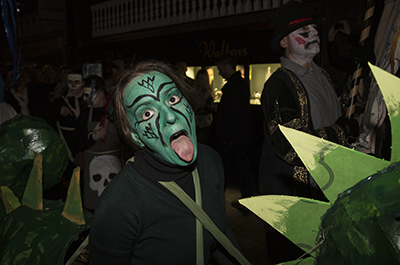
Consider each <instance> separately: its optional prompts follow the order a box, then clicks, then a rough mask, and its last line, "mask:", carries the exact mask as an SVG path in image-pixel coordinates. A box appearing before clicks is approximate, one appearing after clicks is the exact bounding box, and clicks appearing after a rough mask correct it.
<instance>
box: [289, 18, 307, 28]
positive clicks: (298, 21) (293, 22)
mask: <svg viewBox="0 0 400 265" xmlns="http://www.w3.org/2000/svg"><path fill="white" fill-rule="evenodd" d="M311 19H312V18H300V19H297V20H295V21H292V22H290V23H289V25H287V26H288V27H289V26H291V25H293V24H297V23H300V22H303V21H308V20H311Z"/></svg>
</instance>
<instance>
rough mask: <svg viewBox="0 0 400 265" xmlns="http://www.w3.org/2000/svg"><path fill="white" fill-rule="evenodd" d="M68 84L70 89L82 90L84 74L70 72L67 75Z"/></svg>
mask: <svg viewBox="0 0 400 265" xmlns="http://www.w3.org/2000/svg"><path fill="white" fill-rule="evenodd" d="M67 86H68V88H69V89H70V90H74V91H76V90H80V89H81V88H82V75H80V74H69V75H68V76H67Z"/></svg>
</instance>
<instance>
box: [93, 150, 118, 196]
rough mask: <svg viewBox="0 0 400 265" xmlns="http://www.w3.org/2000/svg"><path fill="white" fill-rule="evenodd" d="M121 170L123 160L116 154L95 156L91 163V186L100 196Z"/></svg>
mask: <svg viewBox="0 0 400 265" xmlns="http://www.w3.org/2000/svg"><path fill="white" fill-rule="evenodd" d="M120 170H121V162H120V160H119V159H118V158H117V157H116V156H114V155H101V156H95V157H94V158H93V160H92V161H91V162H90V165H89V175H90V180H89V187H90V188H91V189H92V190H94V191H97V195H98V196H100V195H101V194H102V193H103V191H104V189H105V188H106V186H107V185H108V183H110V182H111V180H112V179H113V178H114V176H115V175H117V174H118V172H119V171H120Z"/></svg>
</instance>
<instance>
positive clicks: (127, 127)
mask: <svg viewBox="0 0 400 265" xmlns="http://www.w3.org/2000/svg"><path fill="white" fill-rule="evenodd" d="M149 72H160V73H163V74H165V75H167V76H168V77H169V78H171V80H172V81H173V82H174V83H175V84H176V86H177V88H178V89H179V91H180V92H181V93H182V94H183V96H184V97H185V98H186V100H187V101H188V102H189V104H190V105H191V106H192V107H193V104H194V103H195V101H194V90H193V88H191V87H190V86H189V85H188V84H187V83H186V82H185V81H184V80H183V79H182V78H180V77H179V76H178V75H177V73H176V72H175V71H174V68H173V67H172V66H171V65H169V64H167V63H164V62H161V61H157V60H146V61H141V62H138V63H137V64H136V65H134V66H132V68H130V69H125V70H124V71H123V72H122V73H121V75H120V78H119V80H118V82H117V84H116V86H115V88H114V91H113V97H112V98H113V104H114V107H115V114H116V125H117V129H118V133H119V134H120V137H121V139H122V140H123V141H124V142H125V143H126V144H128V145H129V147H131V148H133V149H134V150H138V149H140V147H139V146H138V145H137V144H135V143H134V141H133V139H132V136H131V131H132V125H131V124H130V122H129V120H128V118H127V114H126V108H125V105H124V97H123V96H124V92H125V89H126V87H127V86H128V85H129V84H130V83H131V82H132V81H133V80H134V79H136V78H138V77H140V76H142V75H144V74H146V73H149Z"/></svg>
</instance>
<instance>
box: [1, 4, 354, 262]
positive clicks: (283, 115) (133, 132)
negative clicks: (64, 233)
mask: <svg viewBox="0 0 400 265" xmlns="http://www.w3.org/2000/svg"><path fill="white" fill-rule="evenodd" d="M318 23H319V21H318V19H317V18H315V17H313V16H311V15H310V14H309V13H308V12H307V11H306V10H305V9H304V7H303V6H302V4H300V3H299V2H296V1H293V2H288V3H287V4H285V5H283V6H282V7H281V8H279V9H278V10H277V15H276V19H275V21H274V26H275V36H274V37H273V39H272V43H271V48H272V49H273V50H274V51H275V52H276V53H278V54H280V55H281V57H280V60H281V67H280V68H279V69H278V70H277V71H276V72H274V73H273V74H272V76H271V77H270V78H269V79H268V80H267V81H266V83H265V85H264V89H263V93H262V98H261V108H262V111H263V115H264V119H263V120H260V121H259V122H260V123H262V124H263V127H264V128H263V129H264V139H263V140H264V141H263V142H264V144H263V146H262V154H261V158H260V161H261V162H260V168H259V174H258V181H259V182H258V183H254V182H253V177H252V171H251V168H250V165H249V159H248V152H249V146H248V144H249V141H250V139H251V114H250V88H249V84H248V82H246V80H245V79H244V78H243V77H242V75H241V73H240V71H237V70H236V64H237V63H236V61H235V58H234V57H232V56H223V57H221V58H219V60H218V61H216V62H215V64H216V65H217V67H218V71H219V74H220V75H221V76H222V77H223V78H224V79H225V81H226V83H225V85H224V86H223V87H222V89H221V91H222V97H221V100H220V102H219V103H218V104H216V103H214V92H213V90H212V88H211V86H210V84H211V82H210V79H209V75H208V73H207V69H205V68H204V69H200V70H199V71H198V72H197V73H196V75H195V77H194V78H193V79H192V78H189V77H187V76H186V74H185V72H186V69H187V65H186V64H185V63H183V62H179V63H177V64H176V65H171V64H167V63H165V62H161V61H155V60H149V61H144V62H138V63H136V64H135V67H134V68H128V67H125V65H124V64H123V63H122V61H118V62H116V63H114V64H113V65H112V66H110V68H109V70H108V71H104V73H103V70H100V71H99V68H90V67H89V68H85V67H88V66H87V65H86V66H83V68H80V69H79V70H76V69H68V68H67V67H65V66H60V67H58V68H57V67H55V66H52V65H45V66H43V67H41V68H40V67H38V66H23V67H21V73H20V77H19V79H18V80H17V82H14V79H13V75H12V71H10V70H11V69H8V70H9V71H8V72H4V73H3V75H2V77H3V78H4V85H3V87H4V89H3V91H4V96H2V94H0V96H2V97H0V99H3V98H4V100H3V101H4V102H6V103H8V104H9V106H10V108H9V109H10V111H8V112H7V113H9V115H10V117H11V116H13V115H15V114H16V113H18V114H22V115H31V116H37V117H40V118H43V119H44V120H46V121H47V122H48V123H49V124H50V125H51V126H52V127H53V128H54V129H55V130H56V131H57V132H58V134H59V135H60V138H61V139H62V140H63V141H64V142H65V146H66V148H67V151H68V155H69V165H68V168H67V170H66V173H65V176H64V177H66V178H68V176H71V174H72V170H73V168H74V167H76V166H80V167H81V170H82V172H83V174H84V189H83V194H84V206H85V208H86V209H89V210H92V211H94V213H95V218H94V223H93V226H92V229H91V232H90V236H91V254H92V256H91V258H92V260H93V262H94V264H127V263H136V262H137V261H142V262H143V261H146V262H144V263H146V264H151V263H154V264H159V263H166V264H194V263H196V260H197V261H199V260H201V261H203V262H209V261H210V260H212V259H215V260H217V261H218V262H219V263H218V264H238V263H240V264H247V263H246V262H247V261H246V259H245V258H243V257H242V256H241V254H240V251H237V248H239V246H238V243H237V241H236V239H235V236H234V234H233V232H232V230H231V228H230V227H229V223H228V221H227V217H226V213H225V200H224V190H225V189H226V186H227V185H229V184H231V183H233V182H235V183H238V186H239V188H240V193H241V198H246V197H250V196H253V195H254V194H257V193H258V194H280V195H294V196H301V197H307V198H312V199H318V200H326V199H325V197H324V194H323V193H322V192H321V190H320V188H319V187H318V185H317V184H316V183H315V181H314V179H313V178H312V177H311V175H310V174H309V173H308V171H307V169H306V168H305V167H304V165H303V163H302V162H301V160H300V158H299V157H298V156H297V154H296V152H295V151H294V149H293V148H292V147H291V145H290V144H289V142H288V141H287V140H286V139H285V137H284V136H283V134H282V133H281V132H280V130H279V128H278V125H284V126H286V127H290V128H294V129H297V130H301V131H303V132H306V133H309V134H312V135H315V136H318V137H321V138H324V139H327V140H330V141H333V142H336V143H338V144H341V145H344V146H349V142H350V139H355V138H356V137H357V136H358V134H359V126H358V121H357V120H356V119H355V118H354V117H350V118H349V117H344V115H343V114H344V110H343V104H342V101H341V100H342V99H343V97H344V94H345V93H346V92H348V90H347V89H344V88H343V87H345V86H343V87H338V86H337V83H336V82H334V80H333V79H332V76H330V74H329V73H328V72H327V71H326V70H325V69H323V68H321V67H320V66H318V65H317V64H316V63H315V61H314V58H315V57H316V56H317V55H318V54H319V52H320V37H319V33H318V28H317V25H318ZM340 24H341V25H342V26H343V27H332V29H331V31H330V34H329V42H331V43H330V45H331V46H330V56H331V59H332V64H333V65H337V66H338V67H339V66H343V65H345V66H346V67H347V68H348V69H343V70H344V71H347V72H349V73H350V71H353V69H354V68H353V67H352V66H351V65H350V63H347V64H343V63H340V62H339V59H340V58H339V57H338V56H336V55H337V50H336V47H335V46H334V45H333V44H332V42H333V41H334V39H335V34H337V33H338V32H339V31H342V32H343V33H345V34H348V35H349V34H350V31H349V27H348V25H347V24H346V22H345V21H341V22H340ZM335 54H336V55H335ZM333 59H335V60H333ZM96 65H97V66H99V64H92V65H91V66H96ZM82 69H84V70H85V71H83V70H82ZM87 69H92V70H88V71H86V70H87ZM93 69H94V70H93ZM100 69H101V67H100ZM0 81H1V80H0ZM0 84H1V82H0ZM3 101H0V103H2V102H3ZM13 110H14V111H13ZM4 113H5V112H4ZM210 147H211V148H210ZM214 150H215V151H214ZM116 176H118V177H116ZM232 176H237V179H233V177H232ZM111 180H113V181H111ZM171 183H172V184H173V185H170V184H171ZM174 185H175V186H174ZM106 187H107V189H106ZM103 191H104V193H103ZM102 194H103V195H102ZM101 195H102V196H101ZM192 204H193V205H194V206H193V205H192ZM188 205H189V206H188ZM186 206H187V207H186ZM234 206H235V207H239V205H237V204H236V205H234ZM192 207H194V208H196V209H197V210H199V211H200V212H202V213H203V214H205V215H206V216H207V217H209V219H210V221H211V222H212V223H213V224H214V223H215V225H216V226H215V228H216V230H217V231H216V232H215V233H218V232H222V235H223V237H225V238H226V239H227V241H229V242H231V243H230V244H228V245H225V244H223V243H221V241H220V240H219V239H218V237H216V235H215V233H214V231H212V229H211V230H210V229H208V228H207V229H206V230H204V228H206V227H208V224H207V223H206V222H203V221H202V219H201V218H200V217H197V215H196V213H195V211H193V210H192ZM265 231H266V237H267V247H268V258H269V261H268V262H269V263H268V264H276V263H279V262H282V261H287V260H294V259H296V258H298V257H299V256H301V255H303V254H304V253H303V252H302V251H301V250H300V249H298V248H297V247H296V246H295V245H294V244H293V243H291V242H289V241H288V240H287V239H285V238H283V236H281V235H280V234H278V233H277V232H276V231H275V230H274V229H272V228H271V227H270V226H268V225H266V226H265ZM282 249H284V251H282ZM235 253H236V254H235ZM237 253H239V254H237ZM197 264H199V263H197Z"/></svg>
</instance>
